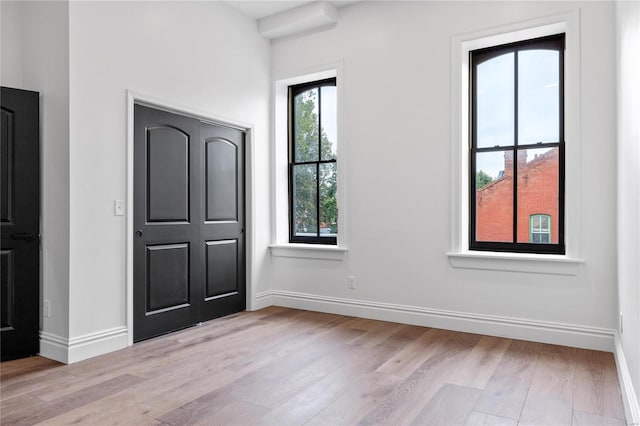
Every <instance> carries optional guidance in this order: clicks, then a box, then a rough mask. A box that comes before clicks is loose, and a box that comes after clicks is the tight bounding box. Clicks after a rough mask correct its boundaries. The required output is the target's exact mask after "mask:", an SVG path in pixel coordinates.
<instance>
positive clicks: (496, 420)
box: [464, 411, 518, 426]
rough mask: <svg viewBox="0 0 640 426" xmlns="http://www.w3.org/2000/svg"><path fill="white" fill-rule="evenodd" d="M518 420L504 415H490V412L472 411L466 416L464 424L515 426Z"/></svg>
mask: <svg viewBox="0 0 640 426" xmlns="http://www.w3.org/2000/svg"><path fill="white" fill-rule="evenodd" d="M517 425H518V421H517V420H514V419H508V418H506V417H499V416H492V415H491V414H486V413H481V412H480V411H472V412H471V414H469V417H467V421H466V422H465V423H464V426H517Z"/></svg>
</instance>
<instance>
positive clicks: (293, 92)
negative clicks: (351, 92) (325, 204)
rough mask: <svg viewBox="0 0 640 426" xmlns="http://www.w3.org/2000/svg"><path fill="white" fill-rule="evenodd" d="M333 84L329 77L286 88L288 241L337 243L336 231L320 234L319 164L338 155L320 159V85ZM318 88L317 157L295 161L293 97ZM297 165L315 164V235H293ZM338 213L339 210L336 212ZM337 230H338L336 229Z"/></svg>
mask: <svg viewBox="0 0 640 426" xmlns="http://www.w3.org/2000/svg"><path fill="white" fill-rule="evenodd" d="M327 86H334V87H337V78H336V77H331V78H327V79H323V80H316V81H310V82H306V83H301V84H296V85H292V86H289V90H288V126H287V128H288V140H289V242H290V243H304V244H326V245H338V238H337V232H336V236H327V237H321V236H320V223H321V222H320V165H321V164H331V163H334V164H336V173H337V163H338V156H337V152H336V156H335V158H333V159H330V160H323V159H322V154H321V153H322V131H321V123H322V108H321V105H322V95H321V93H322V91H321V90H320V88H321V87H327ZM315 88H317V89H318V130H319V131H318V159H317V160H316V161H296V158H295V152H296V151H295V143H296V142H295V134H294V127H295V123H294V121H295V110H294V99H295V97H296V96H297V95H299V94H300V93H304V92H306V91H308V90H312V89H315ZM298 165H315V166H316V235H315V236H300V235H295V206H294V204H293V203H294V188H293V185H294V182H293V169H294V167H295V166H298ZM338 214H340V212H338ZM338 231H339V230H338Z"/></svg>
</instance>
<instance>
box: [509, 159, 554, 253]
mask: <svg viewBox="0 0 640 426" xmlns="http://www.w3.org/2000/svg"><path fill="white" fill-rule="evenodd" d="M518 153H519V155H518V242H519V243H526V242H529V241H530V238H531V236H530V235H529V232H530V228H529V227H530V226H531V224H530V218H531V217H532V215H541V216H539V217H538V218H534V220H533V224H532V225H533V227H532V229H531V231H532V232H540V233H546V232H549V225H551V228H552V229H551V242H552V243H554V244H557V243H558V227H557V225H556V224H557V223H558V211H559V210H558V205H559V204H558V202H559V188H560V184H559V172H560V166H559V164H560V163H559V156H558V153H559V151H558V148H540V149H528V150H521V151H518ZM547 216H549V217H547ZM549 218H550V219H551V220H549ZM549 222H550V223H549Z"/></svg>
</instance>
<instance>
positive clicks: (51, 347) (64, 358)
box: [40, 327, 128, 364]
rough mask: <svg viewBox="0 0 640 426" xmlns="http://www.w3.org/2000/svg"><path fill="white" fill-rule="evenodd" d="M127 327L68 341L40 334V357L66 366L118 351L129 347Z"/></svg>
mask: <svg viewBox="0 0 640 426" xmlns="http://www.w3.org/2000/svg"><path fill="white" fill-rule="evenodd" d="M127 337H128V336H127V328H126V327H114V328H111V329H108V330H103V331H99V332H96V333H90V334H85V335H84V336H79V337H72V338H71V339H67V338H64V337H60V336H57V335H55V334H52V333H47V332H45V331H41V332H40V355H41V356H43V357H45V358H50V359H53V360H55V361H59V362H62V363H65V364H71V363H73V362H78V361H82V360H84V359H87V358H92V357H94V356H98V355H103V354H106V353H109V352H113V351H117V350H119V349H123V348H126V347H127V346H128V338H127Z"/></svg>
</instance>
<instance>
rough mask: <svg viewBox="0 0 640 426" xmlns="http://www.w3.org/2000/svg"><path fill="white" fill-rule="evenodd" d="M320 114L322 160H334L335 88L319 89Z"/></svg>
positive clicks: (336, 139)
mask: <svg viewBox="0 0 640 426" xmlns="http://www.w3.org/2000/svg"><path fill="white" fill-rule="evenodd" d="M320 96H321V97H322V99H321V100H320V106H321V111H320V112H321V114H320V120H321V121H322V122H321V123H320V128H321V129H322V159H323V160H334V159H335V158H336V145H337V141H338V119H337V102H336V87H335V86H324V87H322V88H321V89H320Z"/></svg>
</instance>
